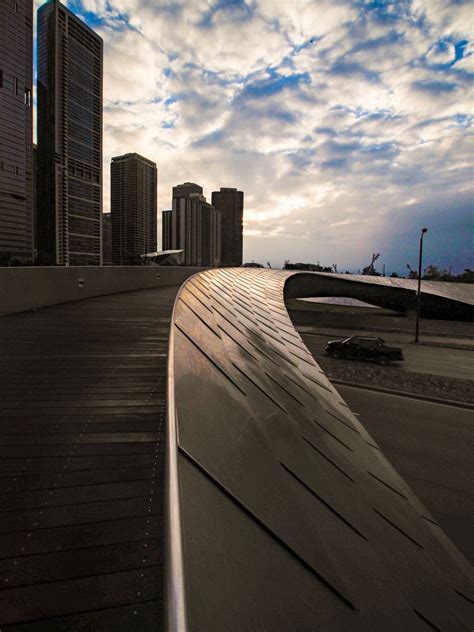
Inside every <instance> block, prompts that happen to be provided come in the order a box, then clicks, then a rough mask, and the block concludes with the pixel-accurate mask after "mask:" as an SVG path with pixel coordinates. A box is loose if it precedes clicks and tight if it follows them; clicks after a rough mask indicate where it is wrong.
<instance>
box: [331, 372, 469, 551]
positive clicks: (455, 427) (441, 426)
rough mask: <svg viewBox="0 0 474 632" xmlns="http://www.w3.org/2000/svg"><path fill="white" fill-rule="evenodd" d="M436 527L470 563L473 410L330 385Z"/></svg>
mask: <svg viewBox="0 0 474 632" xmlns="http://www.w3.org/2000/svg"><path fill="white" fill-rule="evenodd" d="M336 388H337V390H338V391H339V392H340V393H341V395H342V397H343V398H344V399H345V401H346V402H347V404H349V406H350V408H351V410H352V411H353V412H354V413H357V414H358V416H359V419H360V421H361V423H363V425H364V426H365V428H366V429H367V430H368V431H369V432H370V434H371V435H372V436H373V438H374V439H375V440H376V441H377V443H378V444H379V446H380V447H381V449H382V451H383V453H384V455H385V456H386V457H387V458H388V460H389V461H390V462H391V464H392V465H393V466H394V467H395V468H396V469H397V470H398V472H399V473H400V474H401V475H402V477H403V478H404V479H405V481H406V482H407V483H408V484H409V485H410V487H411V488H412V489H413V491H414V492H415V494H416V495H417V496H418V497H419V498H420V500H421V501H422V502H423V503H424V504H425V505H426V507H427V508H428V510H429V511H430V512H431V514H432V515H433V516H434V517H435V518H436V520H438V522H439V524H440V525H441V527H442V528H443V529H444V531H445V532H446V533H447V535H448V536H449V537H450V539H451V540H452V541H453V542H454V543H455V544H456V546H457V547H458V548H459V549H460V550H461V551H462V552H463V554H464V555H465V556H466V558H467V559H468V560H470V561H471V562H473V563H474V539H473V537H472V534H473V533H474V460H473V458H472V454H473V447H474V413H473V411H472V410H467V409H464V408H459V407H455V406H449V405H445V404H435V403H432V402H427V401H420V400H417V399H412V398H411V397H404V396H397V395H391V394H390V395H389V394H385V393H379V392H375V391H369V390H366V389H360V388H355V387H348V386H341V385H336Z"/></svg>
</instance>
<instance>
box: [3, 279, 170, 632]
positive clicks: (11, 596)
mask: <svg viewBox="0 0 474 632" xmlns="http://www.w3.org/2000/svg"><path fill="white" fill-rule="evenodd" d="M177 289H178V288H177V287H170V288H160V289H150V290H140V291H136V292H128V293H123V294H116V295H111V296H105V297H100V298H93V299H88V300H83V301H78V302H76V303H69V304H66V305H60V306H55V307H49V308H45V309H41V310H37V311H35V312H29V313H24V314H18V315H14V316H8V317H4V318H2V319H1V320H0V356H1V357H2V363H1V366H0V513H1V515H0V584H1V587H2V589H3V590H2V592H1V596H0V629H1V630H2V632H4V631H5V630H15V631H23V630H28V631H29V632H38V631H43V630H44V631H48V632H54V631H56V630H76V629H80V630H101V631H106V630H114V631H115V630H127V631H128V630H134V631H135V630H152V629H153V630H159V629H161V628H162V611H163V608H162V599H163V595H162V561H163V560H162V557H163V548H162V543H163V531H162V524H163V507H162V502H163V501H162V471H163V441H164V435H163V433H164V411H165V386H166V363H167V349H168V332H169V320H170V314H171V309H172V305H173V302H174V297H175V294H176V292H177Z"/></svg>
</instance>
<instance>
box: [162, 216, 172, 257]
mask: <svg viewBox="0 0 474 632" xmlns="http://www.w3.org/2000/svg"><path fill="white" fill-rule="evenodd" d="M172 213H173V211H163V213H162V214H161V249H162V250H172V245H171V244H172V243H173V242H172V239H171V216H172Z"/></svg>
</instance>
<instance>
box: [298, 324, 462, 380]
mask: <svg viewBox="0 0 474 632" xmlns="http://www.w3.org/2000/svg"><path fill="white" fill-rule="evenodd" d="M301 337H302V338H303V340H304V343H305V345H306V346H307V347H308V349H309V350H310V351H311V353H312V354H313V355H314V357H315V358H316V360H317V359H318V358H321V357H322V358H324V357H327V356H326V354H325V353H324V347H325V346H326V343H327V341H328V340H330V339H333V340H334V339H337V338H334V337H332V338H331V336H328V335H327V334H324V335H320V334H301ZM387 344H388V345H391V344H392V343H391V342H389V341H388V340H387ZM393 345H394V346H397V347H403V354H404V356H405V362H397V363H395V364H394V365H393V366H394V367H399V368H400V369H402V370H405V371H413V372H415V373H431V374H432V375H443V376H446V377H457V378H462V379H471V380H472V379H474V352H473V351H470V350H465V349H451V348H446V347H430V346H425V345H419V346H417V345H415V344H400V343H396V342H395V343H393ZM346 362H347V360H346Z"/></svg>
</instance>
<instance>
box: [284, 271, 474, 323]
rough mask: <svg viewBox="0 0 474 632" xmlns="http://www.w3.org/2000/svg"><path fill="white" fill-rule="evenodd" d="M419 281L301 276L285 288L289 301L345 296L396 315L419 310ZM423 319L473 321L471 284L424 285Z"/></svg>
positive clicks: (369, 277) (351, 276) (313, 273)
mask: <svg viewBox="0 0 474 632" xmlns="http://www.w3.org/2000/svg"><path fill="white" fill-rule="evenodd" d="M417 288H418V281H417V280H416V279H393V278H391V277H380V276H370V275H361V274H330V273H325V272H300V273H299V274H298V275H294V276H293V277H292V278H291V280H290V281H289V282H288V284H287V285H286V287H285V297H286V298H303V297H305V296H345V297H350V298H357V299H360V300H362V301H367V302H369V303H372V304H373V305H378V306H379V307H386V308H387V309H393V310H395V311H400V312H403V311H408V310H415V309H416V293H417ZM421 294H422V302H421V316H422V317H423V318H446V319H449V320H468V321H471V320H472V319H473V317H474V292H473V288H472V284H470V283H447V282H443V281H422V283H421Z"/></svg>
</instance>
